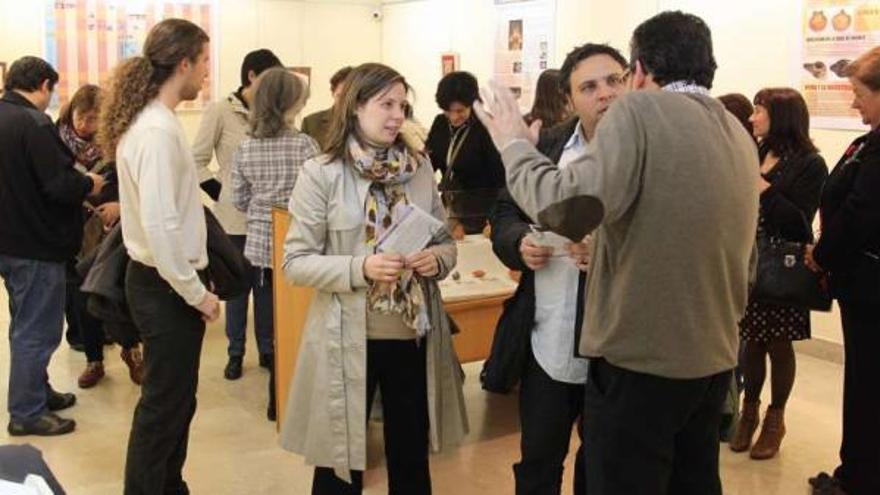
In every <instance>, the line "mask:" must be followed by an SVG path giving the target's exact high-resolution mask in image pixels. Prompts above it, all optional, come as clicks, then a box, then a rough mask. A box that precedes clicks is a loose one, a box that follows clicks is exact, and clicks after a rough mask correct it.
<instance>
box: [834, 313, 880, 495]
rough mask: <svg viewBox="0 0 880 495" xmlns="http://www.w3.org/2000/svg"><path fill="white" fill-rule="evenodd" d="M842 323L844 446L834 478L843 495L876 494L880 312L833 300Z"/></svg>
mask: <svg viewBox="0 0 880 495" xmlns="http://www.w3.org/2000/svg"><path fill="white" fill-rule="evenodd" d="M838 302H839V304H840V314H841V320H842V323H843V347H844V353H845V360H844V368H843V370H844V371H843V441H842V442H841V445H840V462H841V464H840V466H839V467H838V468H837V469H836V470H835V472H834V476H835V477H836V478H838V479H840V480H841V481H842V483H843V487H844V489H845V490H846V493H847V494H848V495H876V494H878V493H880V359H878V352H880V308H878V306H877V305H876V304H871V303H861V302H848V301H838Z"/></svg>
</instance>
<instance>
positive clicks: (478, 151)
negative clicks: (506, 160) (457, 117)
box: [425, 114, 505, 190]
mask: <svg viewBox="0 0 880 495" xmlns="http://www.w3.org/2000/svg"><path fill="white" fill-rule="evenodd" d="M468 125H470V126H471V130H470V132H469V133H468V135H467V137H466V138H465V140H464V142H463V143H462V145H461V149H460V151H459V152H458V155H457V156H456V158H455V161H454V163H453V164H452V170H447V169H448V168H449V164H448V163H446V153H447V151H448V150H449V140H450V139H451V137H452V136H451V134H450V129H449V119H447V118H446V116H445V115H443V114H440V115H438V116H437V117H436V118H435V119H434V123H433V124H431V130H430V131H428V139H427V140H426V141H425V151H426V152H427V153H428V156H430V158H431V164H432V165H433V166H434V170H439V171H440V172H441V173H442V174H443V177H444V180H443V183H442V184H441V189H443V190H472V189H500V188H502V187H504V184H505V176H504V164H503V163H501V156H500V155H499V154H498V150H496V149H495V145H494V144H493V143H492V138H491V137H490V136H489V131H487V130H486V128H485V127H484V126H483V124H482V123H481V122H480V121H479V120H478V119H477V118H476V117H475V116H471V118H470V123H469V124H468ZM450 178H451V180H450Z"/></svg>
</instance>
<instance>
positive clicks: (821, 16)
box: [810, 10, 828, 31]
mask: <svg viewBox="0 0 880 495" xmlns="http://www.w3.org/2000/svg"><path fill="white" fill-rule="evenodd" d="M826 26H828V18H827V17H825V12H824V11H822V10H814V11H813V15H812V16H810V29H812V30H813V31H821V30H823V29H825V27H826Z"/></svg>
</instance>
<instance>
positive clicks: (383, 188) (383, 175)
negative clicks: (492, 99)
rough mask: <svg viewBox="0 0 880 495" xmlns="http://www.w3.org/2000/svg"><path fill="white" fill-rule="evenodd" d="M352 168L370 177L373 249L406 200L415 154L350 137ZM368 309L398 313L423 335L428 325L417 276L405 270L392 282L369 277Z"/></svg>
mask: <svg viewBox="0 0 880 495" xmlns="http://www.w3.org/2000/svg"><path fill="white" fill-rule="evenodd" d="M348 146H349V151H350V152H351V156H352V158H353V159H354V164H353V166H354V169H355V170H356V171H357V172H358V173H359V174H360V176H361V177H363V178H364V179H366V180H368V181H370V188H369V190H368V192H367V198H366V202H365V203H366V204H365V205H364V218H365V222H364V223H365V229H366V236H365V237H366V243H367V246H368V247H370V248H372V250H375V248H376V244H377V243H378V241H379V239H380V238H381V237H382V234H384V233H385V231H386V230H388V228H389V227H391V226H392V225H394V222H395V221H397V220H398V218H399V216H400V213H401V211H402V210H403V208H401V207H403V206H406V205H407V204H409V199H408V198H407V197H406V191H405V189H404V184H406V183H407V182H409V180H410V179H412V177H413V176H414V175H415V173H416V170H417V169H418V167H419V161H418V158H417V157H415V156H413V155H411V154H410V153H409V152H408V151H407V150H406V148H403V149H401V148H397V147H392V148H389V149H383V150H373V149H369V148H368V149H364V148H363V147H362V146H361V145H360V144H359V143H358V142H357V141H356V140H355V139H351V140H349V143H348ZM367 310H368V311H372V312H375V313H382V314H398V315H400V316H401V317H402V318H403V322H404V323H405V324H406V325H407V326H408V327H409V328H412V329H413V330H415V331H416V336H418V337H422V336H424V335H425V334H426V333H427V332H428V328H429V327H430V324H429V321H428V314H427V308H426V307H425V304H424V300H423V296H422V288H421V282H420V278H419V277H418V276H417V275H416V274H415V273H414V272H413V271H412V270H405V271H404V272H403V273H402V274H401V276H400V278H399V279H398V281H397V282H396V283H395V284H394V285H390V286H389V284H386V283H377V282H373V281H372V280H370V281H369V288H368V289H367Z"/></svg>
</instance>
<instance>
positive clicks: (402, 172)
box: [281, 64, 468, 495]
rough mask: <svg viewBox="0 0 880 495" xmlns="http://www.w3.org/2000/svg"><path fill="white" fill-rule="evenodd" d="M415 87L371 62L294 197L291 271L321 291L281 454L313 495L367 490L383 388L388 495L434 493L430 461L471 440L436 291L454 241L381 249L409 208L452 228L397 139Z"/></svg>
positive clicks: (355, 76) (445, 237)
mask: <svg viewBox="0 0 880 495" xmlns="http://www.w3.org/2000/svg"><path fill="white" fill-rule="evenodd" d="M408 92H409V86H408V85H407V84H406V81H405V80H404V78H403V77H402V76H401V75H400V74H398V73H397V72H396V71H394V70H393V69H391V68H389V67H386V66H384V65H381V64H364V65H361V66H360V67H357V68H355V70H354V71H353V72H352V73H351V75H350V76H349V79H348V80H347V88H346V90H345V93H344V95H343V97H342V99H341V105H340V108H339V110H338V113H337V114H335V115H334V116H333V119H332V124H331V130H330V134H329V136H328V144H327V149H326V154H325V155H323V156H321V157H318V158H316V159H314V160H310V161H308V162H306V164H305V166H304V168H303V170H302V172H300V175H299V177H298V179H297V183H296V187H295V188H294V191H293V195H292V196H291V200H290V212H291V214H292V216H293V222H292V226H291V228H290V231H289V232H288V234H287V239H286V241H285V255H284V274H285V276H286V277H287V278H288V280H290V281H291V282H292V283H294V284H296V285H300V286H308V287H314V288H315V289H317V292H316V294H315V297H314V299H313V301H312V305H311V308H310V309H309V314H308V317H307V320H306V328H305V331H304V335H303V339H302V343H301V346H300V350H299V357H298V359H297V365H296V370H295V375H294V379H293V383H292V384H291V393H290V396H289V397H290V398H289V401H288V404H287V411H288V414H287V416H286V418H285V421H284V424H283V425H282V430H281V443H282V446H283V447H284V448H286V449H288V450H290V451H292V452H295V453H298V454H301V455H303V456H305V458H306V462H308V463H310V464H313V465H315V466H316V469H315V477H314V480H313V485H312V493H313V494H320V495H335V494H359V493H361V486H362V484H361V479H362V471H363V470H364V469H365V468H366V464H367V462H366V427H367V416H368V411H369V403H370V399H372V397H374V395H375V391H376V388H378V389H380V390H381V397H382V409H383V415H384V432H385V455H386V460H387V466H388V479H389V492H390V493H392V494H394V493H405V494H408V495H410V494H411V495H421V494H430V492H431V486H430V474H429V469H428V450H429V446H430V448H431V449H432V450H434V451H438V450H440V449H442V448H444V447H448V446H452V445H454V444H456V443H458V441H459V440H460V439H461V438H462V437H463V436H464V435H465V434H466V433H467V428H468V427H467V417H466V415H465V411H464V401H463V396H462V391H461V382H462V376H461V373H460V367H459V364H458V359H457V357H456V355H455V351H454V350H453V347H452V338H451V334H450V326H449V320H448V317H447V316H446V313H445V312H444V310H443V305H442V302H441V300H440V291H439V289H438V288H437V280H441V279H443V278H444V277H446V276H447V275H448V274H449V272H450V271H451V269H452V268H453V267H454V265H455V261H456V248H455V243H454V241H453V240H452V239H451V237H450V235H449V233H448V231H447V230H446V229H445V228H444V227H441V228H438V229H436V231H435V232H436V233H435V234H434V237H433V239H432V241H431V242H430V243H429V245H428V247H427V248H425V249H424V250H422V251H420V252H417V253H414V254H411V255H409V256H406V257H404V256H401V255H399V254H388V253H380V252H377V249H376V244H377V242H378V239H379V238H380V236H381V235H382V233H383V232H384V231H385V230H386V229H387V227H389V226H390V225H392V224H393V223H394V222H395V221H397V220H398V219H399V218H400V216H401V215H402V212H403V211H405V210H406V208H408V207H409V206H411V205H413V206H416V207H418V208H420V209H421V210H423V211H424V212H427V213H429V214H430V215H432V216H433V217H434V218H436V219H437V220H440V221H441V222H444V223H445V216H446V215H445V211H444V209H443V206H442V203H441V202H440V198H439V196H438V193H437V187H436V184H435V183H434V179H433V174H432V168H431V165H430V163H429V161H428V160H427V158H426V157H425V156H424V155H422V154H420V153H418V152H417V151H415V150H411V149H408V148H407V146H406V145H405V144H404V143H403V141H402V140H401V138H400V133H399V131H400V126H401V125H402V124H403V119H404V108H405V107H404V106H405V105H406V104H407V103H406V100H407V95H408Z"/></svg>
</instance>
